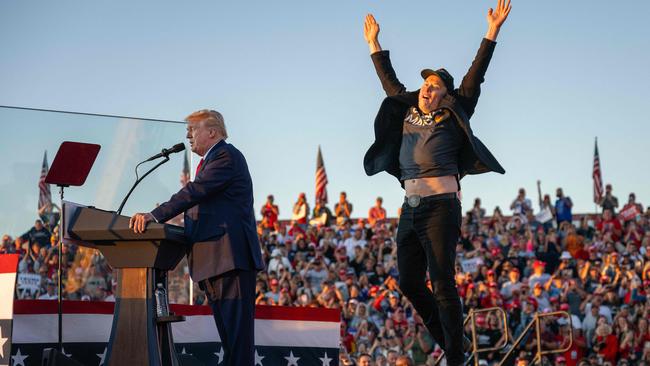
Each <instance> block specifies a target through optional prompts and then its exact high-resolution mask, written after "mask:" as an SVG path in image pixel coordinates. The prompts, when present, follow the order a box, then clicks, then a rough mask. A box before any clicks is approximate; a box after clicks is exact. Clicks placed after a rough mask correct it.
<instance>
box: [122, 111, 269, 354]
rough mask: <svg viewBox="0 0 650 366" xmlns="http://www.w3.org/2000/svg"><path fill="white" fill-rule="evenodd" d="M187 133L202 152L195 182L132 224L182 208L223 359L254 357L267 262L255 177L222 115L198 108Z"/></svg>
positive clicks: (138, 227) (192, 263)
mask: <svg viewBox="0 0 650 366" xmlns="http://www.w3.org/2000/svg"><path fill="white" fill-rule="evenodd" d="M186 121H187V138H188V139H189V142H190V146H191V149H192V151H193V152H194V153H196V154H198V155H200V156H202V157H203V158H202V159H201V161H200V162H199V165H198V167H197V170H196V176H195V178H194V181H193V182H189V183H188V184H187V185H186V186H185V187H183V188H182V189H181V190H180V191H178V192H177V193H176V194H174V195H173V196H172V197H171V198H170V199H169V201H167V202H165V203H163V204H161V205H160V206H158V207H157V208H156V209H154V210H153V211H151V212H150V213H138V214H135V215H134V216H133V217H132V218H131V222H130V225H131V227H132V228H133V230H134V231H135V232H136V233H141V232H144V231H145V229H146V225H147V223H148V222H151V221H156V222H165V221H167V220H169V219H171V218H173V217H175V216H176V215H178V214H180V213H181V212H185V235H186V236H187V237H188V239H189V242H190V243H191V247H190V248H189V249H188V263H189V267H190V275H191V276H192V279H193V280H194V281H197V282H198V283H199V286H200V287H201V289H202V290H203V291H205V293H206V296H207V298H208V301H209V303H210V305H211V307H212V311H213V313H214V320H215V323H216V325H217V329H218V330H219V336H220V337H221V342H222V345H223V349H224V361H225V362H224V364H226V365H237V366H239V365H247V366H248V365H250V366H253V364H254V352H255V351H254V318H255V280H256V272H257V271H258V270H262V269H263V268H264V263H263V261H262V255H261V250H260V243H259V240H258V236H257V231H256V224H255V214H254V211H253V184H252V181H251V177H250V174H249V172H248V166H247V164H246V159H245V158H244V155H242V153H241V152H240V151H239V150H237V149H236V148H235V147H234V146H232V145H231V144H228V143H226V138H227V137H228V134H227V132H226V128H225V124H224V120H223V117H222V116H221V114H220V113H219V112H216V111H213V110H200V111H198V112H195V113H192V114H191V115H189V116H188V117H187V118H186Z"/></svg>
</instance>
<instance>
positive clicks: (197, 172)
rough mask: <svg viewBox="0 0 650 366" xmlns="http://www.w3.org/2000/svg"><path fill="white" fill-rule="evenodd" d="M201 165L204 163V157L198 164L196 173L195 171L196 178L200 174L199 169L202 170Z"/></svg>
mask: <svg viewBox="0 0 650 366" xmlns="http://www.w3.org/2000/svg"><path fill="white" fill-rule="evenodd" d="M201 165H203V159H201V161H199V165H197V166H196V173H194V178H196V176H197V175H199V170H201Z"/></svg>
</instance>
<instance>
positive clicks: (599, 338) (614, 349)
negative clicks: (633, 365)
mask: <svg viewBox="0 0 650 366" xmlns="http://www.w3.org/2000/svg"><path fill="white" fill-rule="evenodd" d="M592 348H593V349H594V351H596V352H597V353H598V354H599V355H600V356H602V357H603V359H604V360H605V361H609V362H611V363H612V364H613V365H615V364H616V356H617V355H618V339H616V336H615V335H613V334H612V327H611V326H610V325H609V324H601V325H599V326H598V328H596V337H595V339H594V342H593V347H592Z"/></svg>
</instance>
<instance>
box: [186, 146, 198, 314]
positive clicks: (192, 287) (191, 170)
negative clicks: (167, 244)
mask: <svg viewBox="0 0 650 366" xmlns="http://www.w3.org/2000/svg"><path fill="white" fill-rule="evenodd" d="M189 155H190V167H193V166H194V154H189ZM193 171H195V170H194V169H192V168H190V176H191V177H192V181H194V178H196V177H195V176H194V174H192V172H193ZM183 227H185V223H183ZM188 266H189V263H188ZM189 285H190V305H194V282H193V281H192V277H191V276H190V281H189Z"/></svg>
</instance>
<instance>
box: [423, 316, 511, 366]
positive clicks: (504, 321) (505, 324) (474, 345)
mask: <svg viewBox="0 0 650 366" xmlns="http://www.w3.org/2000/svg"><path fill="white" fill-rule="evenodd" d="M492 312H499V313H501V315H502V323H501V324H502V325H503V330H504V332H505V339H504V340H503V342H502V343H503V344H502V345H498V344H497V345H495V346H493V347H488V348H478V341H477V339H476V319H475V316H476V315H477V314H481V313H492ZM469 321H471V325H472V327H471V329H472V350H473V352H472V355H471V356H470V357H473V358H474V365H475V366H478V361H479V359H478V354H479V353H480V352H491V351H498V350H501V349H503V348H505V346H506V345H507V344H508V341H509V340H510V332H509V331H508V317H507V315H506V312H505V311H504V310H503V308H500V307H492V308H485V309H471V310H470V311H469V314H468V315H467V317H466V318H465V320H464V321H463V330H464V329H465V326H467V322H469ZM444 355H445V351H444V350H443V351H442V352H441V353H440V356H438V358H437V359H436V360H435V362H434V365H436V366H437V365H438V364H440V361H442V358H443V357H444ZM465 362H466V363H467V360H466V361H465Z"/></svg>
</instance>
